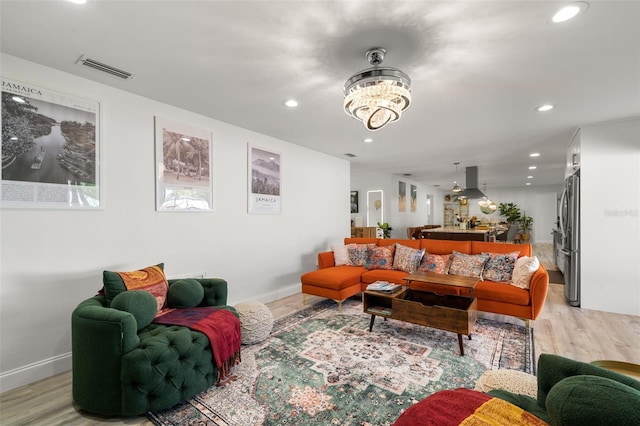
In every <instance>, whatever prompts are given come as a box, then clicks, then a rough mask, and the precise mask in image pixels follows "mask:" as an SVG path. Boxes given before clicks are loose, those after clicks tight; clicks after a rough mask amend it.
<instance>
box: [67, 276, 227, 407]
mask: <svg viewBox="0 0 640 426" xmlns="http://www.w3.org/2000/svg"><path fill="white" fill-rule="evenodd" d="M178 281H179V280H169V281H168V282H169V288H171V286H172V285H173V284H175V283H176V282H178ZM197 281H198V282H200V284H202V286H203V288H204V298H203V300H202V302H201V303H200V306H219V307H223V308H226V309H230V310H231V311H232V312H234V314H236V316H237V313H236V312H235V310H234V309H233V308H232V307H230V306H227V305H226V303H227V282H226V281H225V280H223V279H219V278H209V279H198V280H197ZM71 339H72V354H73V355H72V368H73V399H74V401H75V403H76V405H77V406H78V407H79V408H81V409H83V410H86V411H88V412H91V413H95V414H100V415H107V416H112V415H113V416H134V415H140V414H144V413H145V412H147V411H155V410H161V409H165V408H170V407H172V406H173V405H175V404H178V403H179V402H181V401H184V400H186V399H188V398H191V397H192V396H194V395H196V394H197V393H200V392H202V391H204V390H205V389H207V388H208V387H210V386H212V385H214V384H215V383H216V381H217V378H218V372H217V370H216V367H215V363H214V361H213V357H212V353H211V346H210V343H209V339H208V338H207V337H206V336H205V335H204V334H202V333H200V332H197V331H192V330H190V329H188V328H186V327H179V326H167V325H161V324H155V323H152V324H150V325H148V326H147V327H144V328H142V329H141V330H138V325H137V323H136V319H135V317H134V316H133V315H132V314H131V313H129V312H125V311H121V310H117V309H113V308H109V307H108V304H107V300H106V298H105V296H102V295H98V296H94V297H92V298H90V299H87V300H85V301H83V302H81V303H80V304H79V305H78V306H77V307H76V309H75V310H74V311H73V313H72V315H71Z"/></svg>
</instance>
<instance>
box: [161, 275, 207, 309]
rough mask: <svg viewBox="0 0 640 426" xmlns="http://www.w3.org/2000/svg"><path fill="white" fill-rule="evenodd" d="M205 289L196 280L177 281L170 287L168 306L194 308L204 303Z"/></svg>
mask: <svg viewBox="0 0 640 426" xmlns="http://www.w3.org/2000/svg"><path fill="white" fill-rule="evenodd" d="M203 298H204V287H202V284H200V283H199V282H198V281H196V280H194V279H188V278H186V279H182V280H177V281H176V282H174V283H173V284H171V285H170V286H169V291H168V293H167V306H168V307H170V308H193V307H196V306H198V305H199V304H200V302H202V299H203Z"/></svg>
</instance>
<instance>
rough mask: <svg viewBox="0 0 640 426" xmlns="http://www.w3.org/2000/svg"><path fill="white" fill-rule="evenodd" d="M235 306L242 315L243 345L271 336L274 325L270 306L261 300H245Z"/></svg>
mask: <svg viewBox="0 0 640 426" xmlns="http://www.w3.org/2000/svg"><path fill="white" fill-rule="evenodd" d="M234 307H235V308H236V311H237V312H238V315H239V316H240V333H241V338H242V344H243V345H251V344H253V343H258V342H262V341H263V340H264V339H266V338H267V337H269V333H271V328H272V327H273V315H271V311H270V310H269V308H267V307H266V306H265V305H263V304H262V303H260V302H243V303H238V304H237V305H236V306H234Z"/></svg>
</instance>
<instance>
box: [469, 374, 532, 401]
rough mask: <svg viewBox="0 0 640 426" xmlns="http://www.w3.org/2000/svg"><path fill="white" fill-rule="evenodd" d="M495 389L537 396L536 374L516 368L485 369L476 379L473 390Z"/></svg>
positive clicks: (486, 390) (485, 390)
mask: <svg viewBox="0 0 640 426" xmlns="http://www.w3.org/2000/svg"><path fill="white" fill-rule="evenodd" d="M495 389H502V390H506V391H508V392H511V393H516V394H520V395H526V396H530V397H531V398H537V396H538V382H537V379H536V376H534V375H533V374H527V373H525V372H523V371H518V370H489V371H485V372H484V373H483V374H482V376H480V378H479V379H478V380H477V381H476V386H475V390H477V391H480V392H485V393H486V392H489V391H492V390H495Z"/></svg>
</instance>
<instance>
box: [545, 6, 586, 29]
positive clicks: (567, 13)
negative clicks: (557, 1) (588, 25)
mask: <svg viewBox="0 0 640 426" xmlns="http://www.w3.org/2000/svg"><path fill="white" fill-rule="evenodd" d="M588 8H589V3H587V2H584V1H578V2H575V3H571V4H568V5H566V6H564V7H563V8H562V9H560V10H559V11H557V12H556V14H555V15H553V18H551V20H552V21H553V22H554V23H556V24H559V23H560V22H566V21H568V20H569V19H572V18H575V17H576V16H578V15H579V14H580V13H584V12H585V11H586V10H587V9H588Z"/></svg>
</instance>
